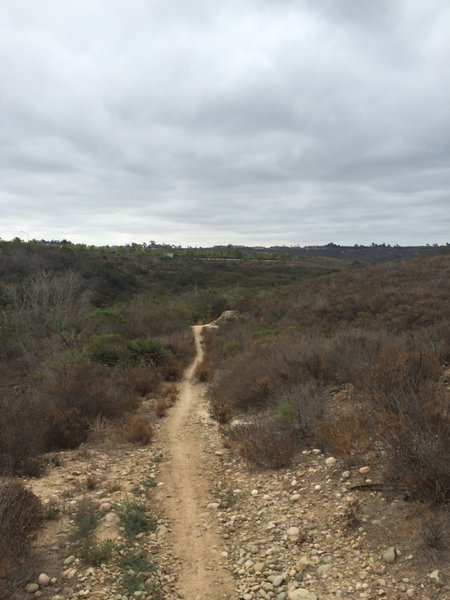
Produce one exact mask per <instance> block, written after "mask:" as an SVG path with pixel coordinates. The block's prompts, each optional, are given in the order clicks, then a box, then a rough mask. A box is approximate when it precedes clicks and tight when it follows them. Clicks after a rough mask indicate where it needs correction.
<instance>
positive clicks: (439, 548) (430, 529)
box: [418, 509, 450, 558]
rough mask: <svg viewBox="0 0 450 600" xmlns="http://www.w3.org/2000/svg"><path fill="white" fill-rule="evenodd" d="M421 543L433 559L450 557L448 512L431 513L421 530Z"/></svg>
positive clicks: (449, 520)
mask: <svg viewBox="0 0 450 600" xmlns="http://www.w3.org/2000/svg"><path fill="white" fill-rule="evenodd" d="M418 533H419V543H420V546H421V547H422V549H423V550H425V552H427V553H429V554H430V555H431V558H438V557H439V556H442V555H448V552H449V550H450V515H449V513H448V511H447V510H442V509H441V510H438V511H434V512H431V513H430V514H429V515H428V516H426V517H425V518H424V519H423V521H422V523H421V526H420V528H419V532H418Z"/></svg>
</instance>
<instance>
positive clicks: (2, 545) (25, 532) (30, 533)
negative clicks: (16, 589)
mask: <svg viewBox="0 0 450 600" xmlns="http://www.w3.org/2000/svg"><path fill="white" fill-rule="evenodd" d="M43 518H44V507H43V505H42V503H41V501H40V500H39V498H37V496H35V495H34V494H33V493H32V492H31V491H29V490H28V489H26V488H25V487H24V485H23V484H22V483H20V482H19V481H13V480H9V479H3V480H0V581H2V580H3V581H2V583H3V584H4V588H5V589H9V590H10V589H11V588H12V587H13V586H14V585H15V583H16V582H15V581H14V578H15V576H16V575H17V574H18V573H19V571H20V570H22V568H24V569H26V565H27V562H28V561H29V558H30V553H31V547H32V542H33V539H34V536H35V534H36V531H37V530H38V529H39V527H40V526H41V523H42V521H43ZM19 567H21V569H19ZM5 597H6V596H5Z"/></svg>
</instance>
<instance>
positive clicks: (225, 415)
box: [209, 398, 233, 425]
mask: <svg viewBox="0 0 450 600" xmlns="http://www.w3.org/2000/svg"><path fill="white" fill-rule="evenodd" d="M209 411H210V413H211V416H212V418H213V419H215V420H216V421H217V422H218V423H221V424H223V425H225V424H226V423H229V422H230V421H231V419H232V418H233V409H232V407H231V404H230V403H229V402H228V400H224V399H223V398H214V399H213V400H211V402H210V404H209Z"/></svg>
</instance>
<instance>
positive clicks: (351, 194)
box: [0, 0, 450, 245]
mask: <svg viewBox="0 0 450 600" xmlns="http://www.w3.org/2000/svg"><path fill="white" fill-rule="evenodd" d="M0 17H1V18H0V73H1V76H2V82H3V85H2V88H1V91H0V115H1V117H0V118H1V121H2V126H1V127H0V182H1V183H0V207H1V209H2V219H1V221H0V236H1V237H3V238H6V239H8V238H10V237H13V236H15V235H20V231H23V230H25V231H27V232H29V233H30V235H31V237H36V238H40V237H45V238H63V237H66V238H70V239H73V240H76V241H88V242H94V243H107V242H108V243H116V242H127V241H144V240H149V239H156V240H161V241H170V242H174V243H185V244H192V245H194V244H197V243H198V244H210V243H228V242H233V243H249V244H250V243H258V244H261V243H265V244H272V243H286V244H289V243H293V244H295V243H300V244H311V243H326V242H327V241H330V240H333V241H335V242H339V243H356V242H357V243H370V242H372V241H386V242H390V243H396V242H398V243H426V242H446V241H450V239H449V238H448V237H447V236H448V233H447V232H448V230H449V225H450V210H449V204H450V198H449V192H450V167H449V165H450V109H449V106H450V79H449V78H448V77H447V70H448V64H449V61H450V9H449V8H448V3H447V2H445V0H430V2H428V3H426V4H424V3H422V2H419V0H411V1H409V2H405V1H404V0H389V1H388V0H380V1H379V2H373V1H372V0H360V1H358V2H354V1H353V0H317V1H315V2H307V1H306V0H296V1H294V0H284V1H281V2H272V1H270V2H269V1H268V0H246V1H244V2H237V0H228V1H225V2H223V3H221V4H220V6H216V5H214V3H211V2H207V1H206V0H194V1H193V2H189V3H186V2H182V1H181V0H169V1H168V0H165V1H163V0H152V1H151V2H149V1H147V0H130V1H129V2H127V3H124V2H122V1H121V0H98V1H96V2H95V3H93V2H89V1H87V0H81V1H80V0H77V1H75V0H61V2H58V3H57V4H55V3H54V2H53V1H51V0H33V1H32V0H16V2H14V3H2V4H0Z"/></svg>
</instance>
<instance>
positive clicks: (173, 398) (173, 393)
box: [163, 383, 179, 407]
mask: <svg viewBox="0 0 450 600" xmlns="http://www.w3.org/2000/svg"><path fill="white" fill-rule="evenodd" d="M163 397H164V399H165V401H166V404H167V406H169V407H171V406H174V404H175V403H176V402H177V400H178V397H179V390H178V387H177V385H176V384H175V383H171V384H170V385H168V386H167V388H166V389H165V390H164V396H163Z"/></svg>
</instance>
